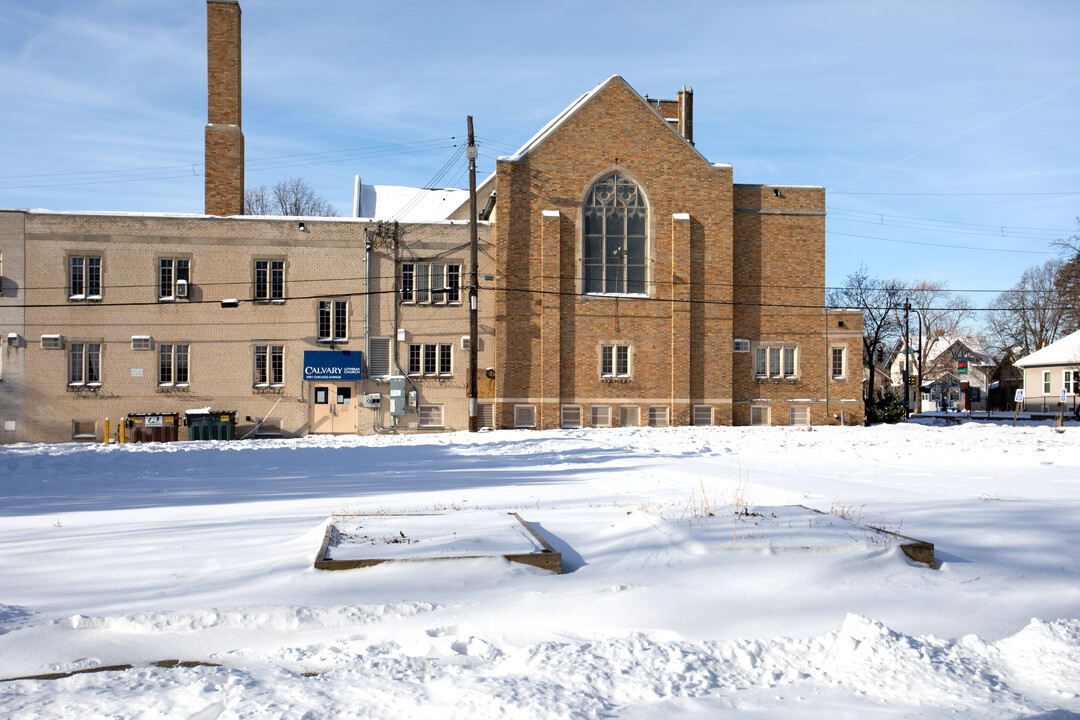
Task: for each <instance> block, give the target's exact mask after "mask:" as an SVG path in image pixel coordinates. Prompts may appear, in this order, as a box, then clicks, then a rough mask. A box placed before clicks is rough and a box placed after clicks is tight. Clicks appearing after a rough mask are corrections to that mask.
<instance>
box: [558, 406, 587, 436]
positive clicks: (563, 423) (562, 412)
mask: <svg viewBox="0 0 1080 720" xmlns="http://www.w3.org/2000/svg"><path fill="white" fill-rule="evenodd" d="M567 411H569V412H570V414H571V415H573V413H575V412H576V413H577V424H576V425H574V424H570V425H568V424H567V419H566V418H567ZM559 426H560V427H563V428H567V429H571V430H572V429H577V428H582V427H585V418H584V417H582V415H581V406H580V405H563V406H562V407H560V408H559Z"/></svg>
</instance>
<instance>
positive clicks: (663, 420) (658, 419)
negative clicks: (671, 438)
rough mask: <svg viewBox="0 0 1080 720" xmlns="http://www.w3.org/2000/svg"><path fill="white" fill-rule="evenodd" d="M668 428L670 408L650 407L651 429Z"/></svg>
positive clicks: (662, 406)
mask: <svg viewBox="0 0 1080 720" xmlns="http://www.w3.org/2000/svg"><path fill="white" fill-rule="evenodd" d="M667 426H668V407H667V405H650V406H649V427H667Z"/></svg>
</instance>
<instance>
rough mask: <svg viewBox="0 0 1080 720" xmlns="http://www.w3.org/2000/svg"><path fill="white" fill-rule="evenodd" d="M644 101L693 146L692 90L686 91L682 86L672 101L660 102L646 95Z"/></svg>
mask: <svg viewBox="0 0 1080 720" xmlns="http://www.w3.org/2000/svg"><path fill="white" fill-rule="evenodd" d="M645 101H646V102H647V103H649V105H652V107H653V108H654V109H655V110H656V111H657V112H658V113H660V117H662V118H664V119H665V120H667V122H668V124H669V125H671V127H673V128H675V130H676V132H678V133H679V134H680V135H682V136H683V137H684V138H686V141H687V142H688V143H690V144H691V145H693V144H694V88H690V89H689V90H687V89H686V86H685V85H683V88H682V90H680V91H679V92H678V93H676V95H675V99H674V100H660V99H658V98H651V97H649V96H648V95H646V96H645Z"/></svg>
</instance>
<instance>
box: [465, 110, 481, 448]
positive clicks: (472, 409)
mask: <svg viewBox="0 0 1080 720" xmlns="http://www.w3.org/2000/svg"><path fill="white" fill-rule="evenodd" d="M465 154H466V155H467V156H468V158H469V261H470V263H471V264H472V272H471V274H470V280H469V432H476V431H477V430H478V429H479V427H478V426H479V421H478V418H477V416H476V399H477V396H478V393H477V387H476V383H477V379H478V377H479V374H478V373H477V368H476V361H477V357H478V354H477V351H476V350H477V348H476V345H477V342H478V337H477V336H478V335H479V328H478V325H479V323H478V321H477V300H476V295H477V291H478V290H479V287H480V261H479V260H478V258H477V255H478V252H477V244H478V243H479V240H478V233H477V228H476V142H475V140H474V138H473V127H472V115H469V146H468V148H466V150H465Z"/></svg>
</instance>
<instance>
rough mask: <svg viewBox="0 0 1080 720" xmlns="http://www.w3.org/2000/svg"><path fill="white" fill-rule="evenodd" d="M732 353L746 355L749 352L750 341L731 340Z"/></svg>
mask: <svg viewBox="0 0 1080 720" xmlns="http://www.w3.org/2000/svg"><path fill="white" fill-rule="evenodd" d="M732 352H737V353H748V352H750V341H749V340H733V341H732Z"/></svg>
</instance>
